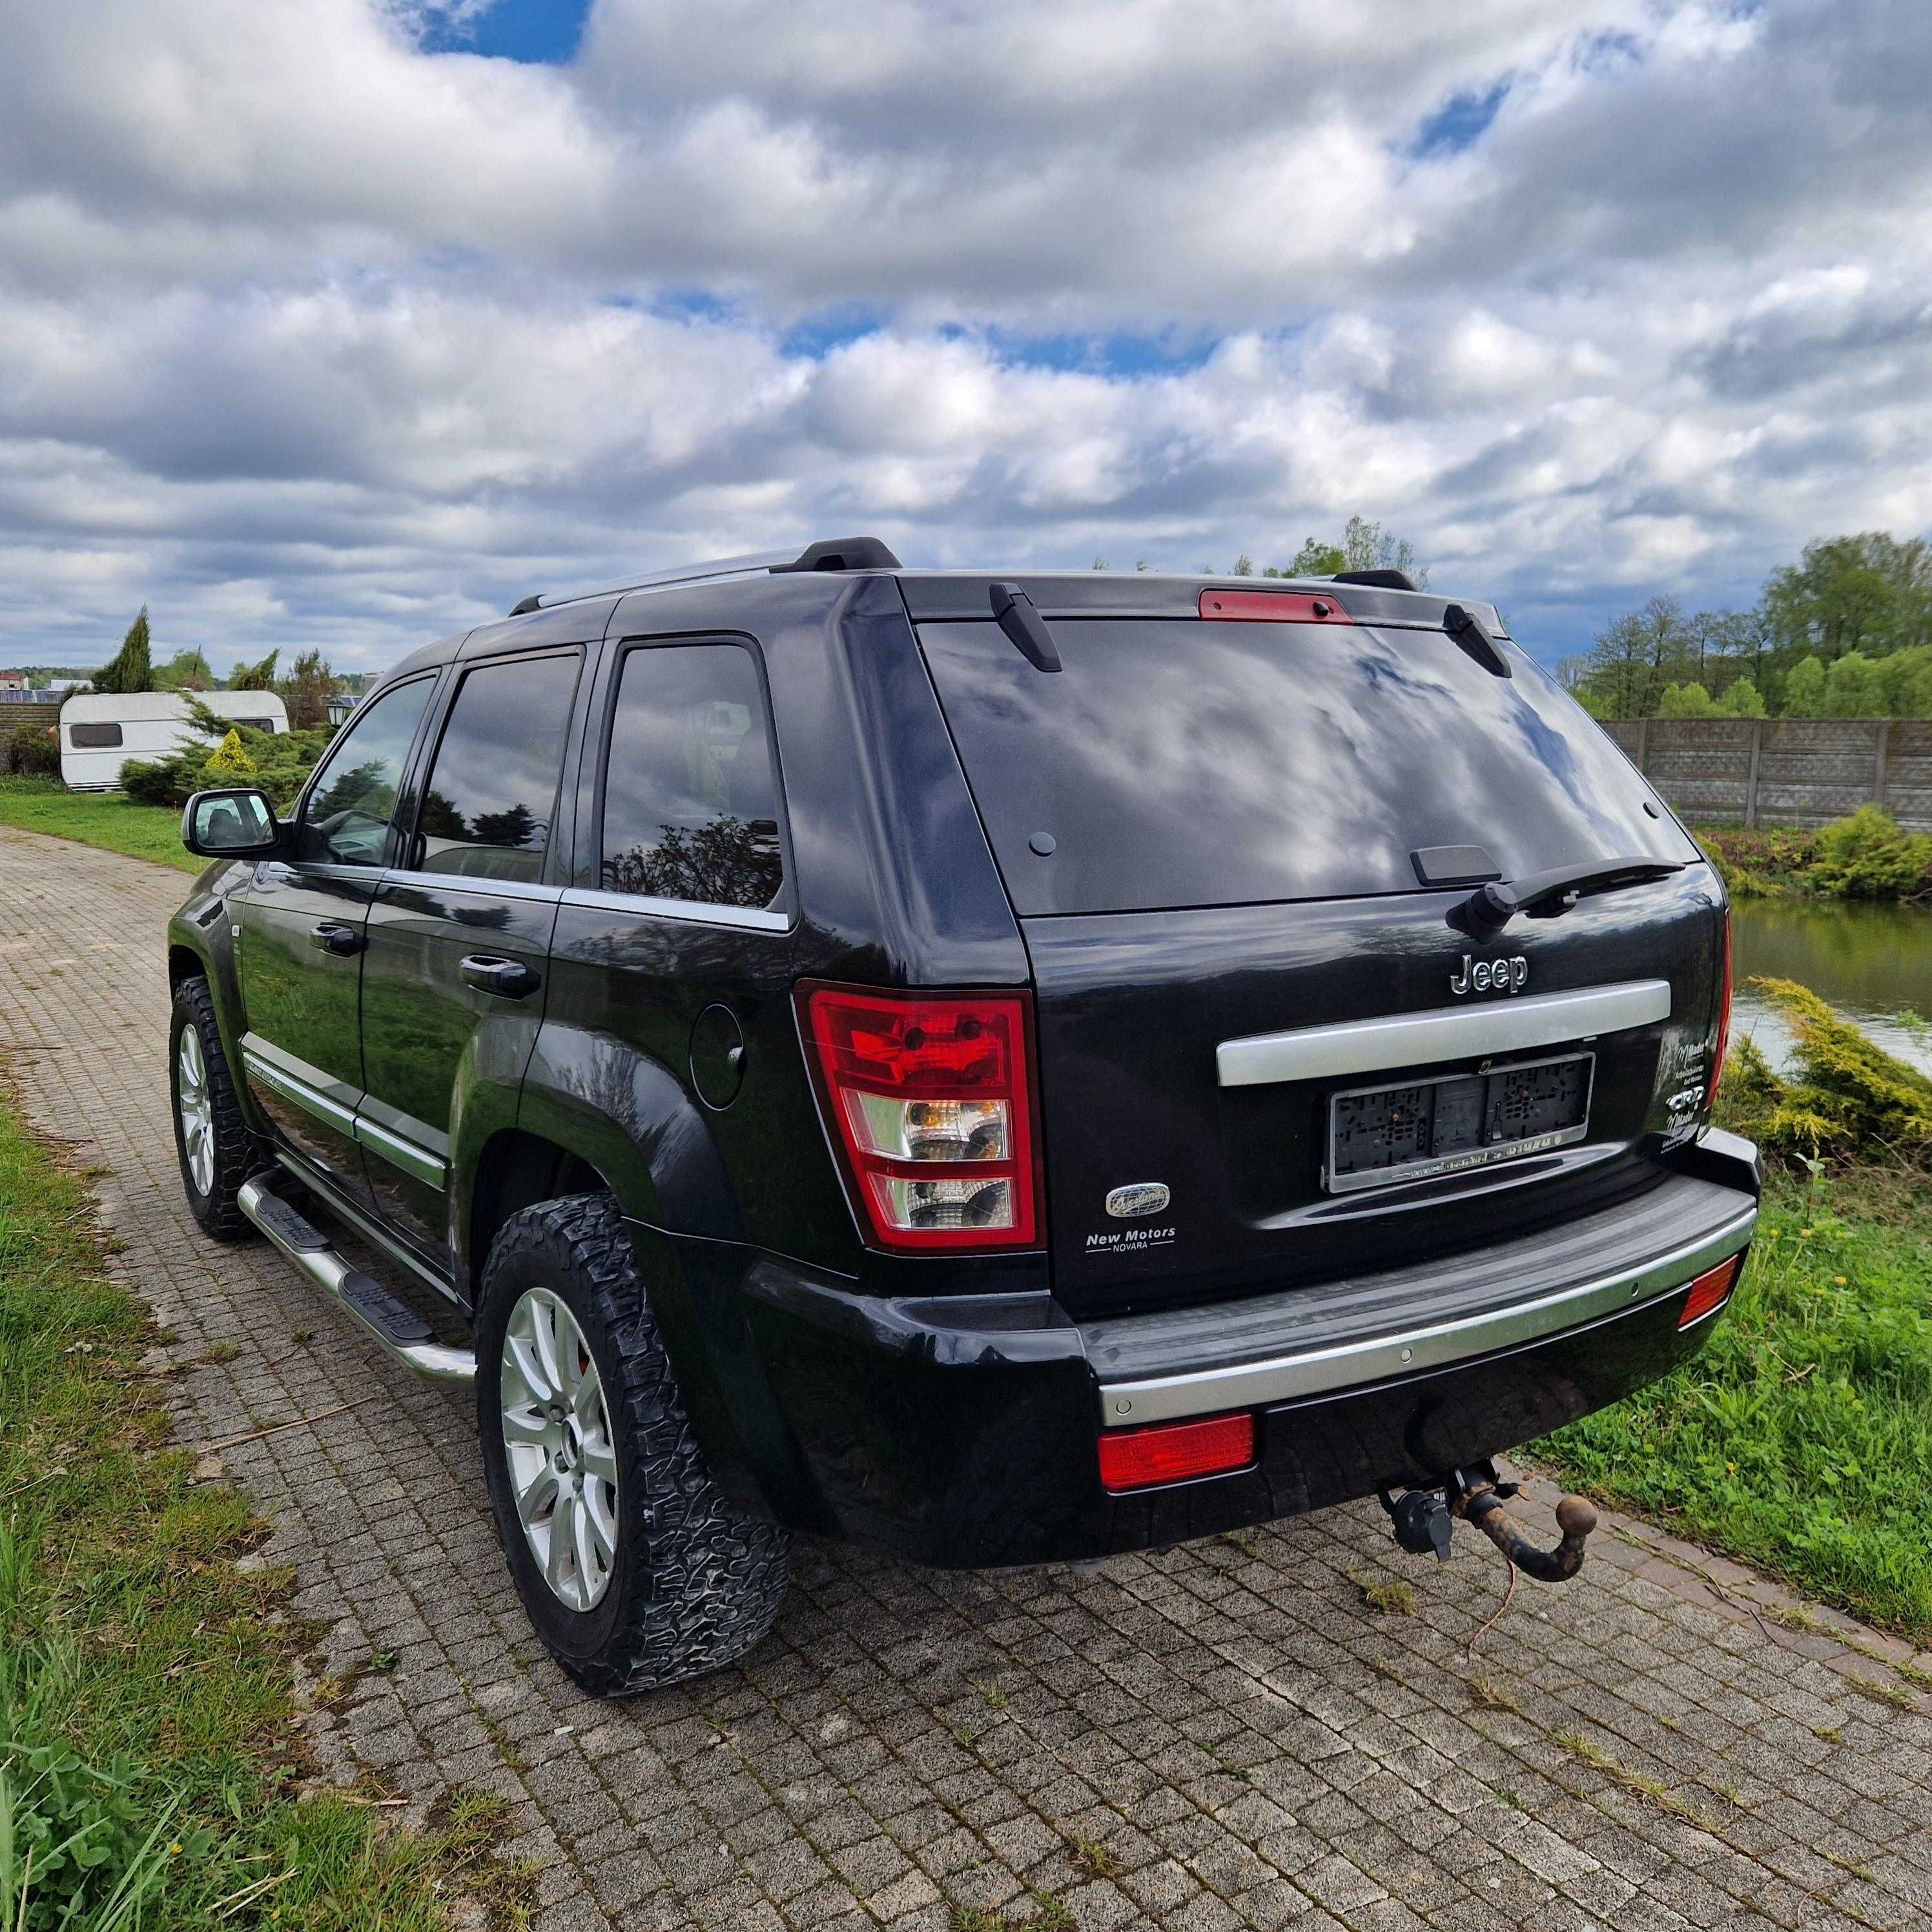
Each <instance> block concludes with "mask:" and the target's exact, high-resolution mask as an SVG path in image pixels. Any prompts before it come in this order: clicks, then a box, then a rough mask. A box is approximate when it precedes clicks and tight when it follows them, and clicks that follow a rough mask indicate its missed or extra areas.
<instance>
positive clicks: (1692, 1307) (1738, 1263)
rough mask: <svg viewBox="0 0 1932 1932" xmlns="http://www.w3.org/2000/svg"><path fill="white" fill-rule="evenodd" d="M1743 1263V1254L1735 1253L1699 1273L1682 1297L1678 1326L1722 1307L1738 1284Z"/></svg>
mask: <svg viewBox="0 0 1932 1932" xmlns="http://www.w3.org/2000/svg"><path fill="white" fill-rule="evenodd" d="M1744 1265H1745V1258H1744V1256H1742V1254H1736V1255H1733V1256H1732V1257H1731V1258H1730V1260H1729V1261H1727V1262H1719V1263H1718V1265H1717V1266H1716V1267H1715V1268H1710V1269H1707V1270H1706V1271H1705V1272H1704V1273H1703V1274H1700V1276H1699V1277H1697V1280H1695V1281H1694V1282H1693V1283H1691V1292H1690V1293H1689V1294H1688V1295H1686V1296H1685V1298H1684V1312H1683V1313H1682V1314H1681V1315H1679V1316H1678V1318H1677V1325H1678V1327H1679V1328H1689V1327H1690V1325H1691V1323H1692V1322H1701V1321H1703V1319H1704V1317H1705V1316H1707V1315H1709V1313H1712V1310H1715V1309H1718V1308H1721V1307H1724V1304H1725V1303H1726V1302H1727V1301H1729V1300H1730V1295H1731V1290H1732V1289H1734V1288H1736V1286H1737V1285H1738V1271H1739V1270H1740V1269H1741V1268H1742V1267H1743V1266H1744Z"/></svg>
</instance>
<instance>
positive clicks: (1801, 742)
mask: <svg viewBox="0 0 1932 1932" xmlns="http://www.w3.org/2000/svg"><path fill="white" fill-rule="evenodd" d="M1604 728H1605V730H1607V731H1608V732H1609V733H1610V736H1612V737H1613V738H1614V739H1616V741H1617V742H1618V743H1619V745H1622V747H1623V748H1624V750H1625V752H1627V753H1628V754H1629V756H1630V758H1631V761H1632V763H1634V764H1635V765H1636V766H1637V769H1639V770H1640V771H1641V772H1643V774H1644V775H1645V776H1646V778H1649V780H1650V781H1651V783H1652V784H1654V785H1655V786H1656V787H1657V788H1658V790H1659V791H1661V793H1663V794H1664V796H1665V797H1666V798H1667V799H1669V800H1670V802H1671V804H1672V805H1673V806H1674V807H1675V808H1676V810H1677V811H1679V813H1680V814H1682V816H1683V817H1685V818H1687V819H1688V820H1690V821H1691V823H1693V824H1710V825H1722V824H1745V825H1825V824H1828V823H1830V821H1831V820H1833V819H1835V818H1843V817H1845V816H1846V814H1847V813H1849V812H1853V811H1857V810H1858V807H1859V806H1860V805H1871V804H1877V805H1882V806H1883V807H1884V808H1885V810H1886V811H1888V812H1890V813H1891V815H1892V816H1893V817H1894V818H1896V819H1897V820H1898V822H1899V823H1900V824H1901V825H1903V826H1906V828H1907V829H1909V830H1912V831H1915V832H1932V718H1619V719H1617V720H1616V721H1614V722H1613V723H1611V724H1607V725H1606V726H1605V727H1604Z"/></svg>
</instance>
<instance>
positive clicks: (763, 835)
mask: <svg viewBox="0 0 1932 1932" xmlns="http://www.w3.org/2000/svg"><path fill="white" fill-rule="evenodd" d="M599 872H600V877H599V880H598V883H600V884H601V886H602V888H603V889H604V891H606V892H631V893H635V894H637V895H638V896H639V897H640V898H657V899H670V900H676V901H681V902H683V903H685V904H696V905H717V906H742V907H763V906H769V904H771V902H772V900H773V899H775V898H777V896H778V889H779V888H780V886H782V885H783V884H784V858H783V856H782V854H781V850H780V847H779V842H778V773H777V770H776V768H775V763H774V762H773V760H772V747H771V734H770V731H769V727H768V726H767V724H766V717H765V699H764V693H763V690H762V689H761V688H760V683H759V679H758V667H757V664H755V663H754V661H753V660H752V657H751V652H749V651H748V650H747V649H745V647H744V646H743V645H742V644H733V643H715V644H657V645H646V646H640V648H638V649H634V650H631V651H630V652H627V653H626V654H625V658H624V661H623V664H622V669H621V671H620V673H619V680H618V685H617V703H616V711H615V713H614V715H613V718H612V719H611V724H610V756H609V759H608V760H607V765H606V769H605V772H604V828H603V849H602V853H601V859H600V863H599Z"/></svg>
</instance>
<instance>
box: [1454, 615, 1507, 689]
mask: <svg viewBox="0 0 1932 1932" xmlns="http://www.w3.org/2000/svg"><path fill="white" fill-rule="evenodd" d="M1442 628H1444V629H1445V631H1448V633H1449V634H1450V636H1451V637H1454V639H1455V640H1456V642H1457V645H1458V646H1460V648H1461V649H1463V650H1465V651H1466V652H1468V653H1469V655H1470V656H1471V657H1472V658H1475V661H1477V663H1478V664H1481V666H1482V667H1483V668H1484V670H1487V671H1493V672H1494V673H1496V676H1498V677H1513V676H1515V673H1514V672H1513V671H1512V670H1511V669H1510V661H1509V659H1508V658H1506V657H1505V656H1504V655H1503V648H1502V645H1500V644H1499V643H1497V642H1496V639H1495V638H1494V637H1492V636H1491V635H1490V627H1489V626H1488V625H1487V624H1485V623H1484V622H1483V620H1482V619H1481V618H1480V617H1479V616H1477V615H1476V613H1475V611H1473V610H1465V609H1464V608H1463V606H1462V605H1461V604H1450V605H1449V606H1448V608H1447V609H1445V610H1444V611H1443V613H1442Z"/></svg>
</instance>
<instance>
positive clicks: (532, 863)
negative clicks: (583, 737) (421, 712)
mask: <svg viewBox="0 0 1932 1932" xmlns="http://www.w3.org/2000/svg"><path fill="white" fill-rule="evenodd" d="M581 662H582V658H581V656H580V654H579V653H578V652H575V651H568V652H563V653H562V654H561V655H557V656H554V657H547V658H512V659H511V660H509V661H508V662H505V663H502V664H479V665H478V667H476V668H475V670H472V671H469V672H467V673H466V674H465V675H464V677H463V682H462V683H461V684H460V685H458V688H457V693H456V701H455V703H454V704H452V706H450V709H449V720H448V721H447V722H446V724H444V726H443V739H442V742H440V744H439V745H437V748H436V756H435V757H434V760H432V761H431V765H430V769H429V778H428V781H427V783H426V784H425V786H424V787H423V801H422V812H421V814H420V815H419V817H418V818H417V820H416V841H415V849H414V851H413V853H412V855H411V857H410V868H411V869H412V870H413V871H419V872H455V873H458V874H461V875H462V876H463V877H466V878H480V879H510V880H517V881H518V882H520V883H523V884H526V885H534V884H535V883H536V882H537V881H538V880H539V879H541V877H542V876H543V868H544V854H545V853H547V851H548V850H549V849H550V830H551V827H552V825H553V823H554V821H555V819H556V793H557V782H558V780H559V778H561V777H562V773H563V742H564V732H565V727H567V726H568V724H569V722H570V706H571V697H573V695H574V693H575V691H576V689H577V667H578V666H579V664H580V663H581Z"/></svg>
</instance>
